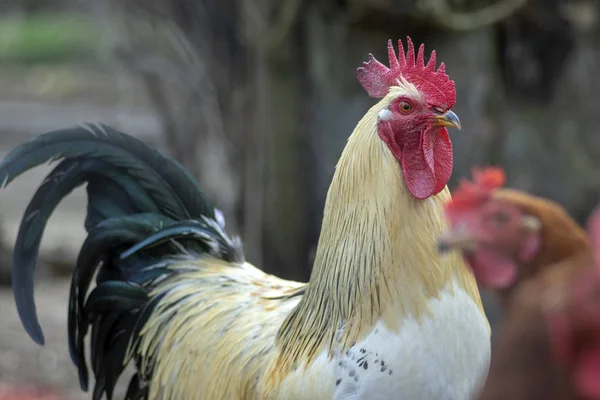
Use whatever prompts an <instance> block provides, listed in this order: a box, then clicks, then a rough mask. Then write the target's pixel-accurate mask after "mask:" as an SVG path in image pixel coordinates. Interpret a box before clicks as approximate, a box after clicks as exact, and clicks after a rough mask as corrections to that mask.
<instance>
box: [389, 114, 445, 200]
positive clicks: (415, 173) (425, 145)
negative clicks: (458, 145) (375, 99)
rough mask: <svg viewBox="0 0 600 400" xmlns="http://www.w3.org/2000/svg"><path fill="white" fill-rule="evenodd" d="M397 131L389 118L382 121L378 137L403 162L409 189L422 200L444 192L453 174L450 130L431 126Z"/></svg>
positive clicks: (402, 165)
mask: <svg viewBox="0 0 600 400" xmlns="http://www.w3.org/2000/svg"><path fill="white" fill-rule="evenodd" d="M394 131H395V129H394V127H392V124H391V122H390V121H380V122H379V137H380V138H381V139H382V140H383V141H384V142H385V143H386V144H387V145H388V148H389V149H390V151H391V152H392V154H394V156H395V157H396V159H397V160H398V161H399V162H400V166H401V168H402V174H403V175H404V182H405V184H406V187H407V189H408V191H409V192H410V193H411V194H412V195H413V196H414V197H416V198H417V199H419V200H423V199H426V198H428V197H430V196H433V195H436V194H438V193H439V192H441V191H442V190H443V189H444V187H445V186H446V184H447V183H448V180H449V179H450V175H451V174H452V143H451V142H450V137H449V135H448V130H447V129H446V128H443V127H428V128H427V129H425V130H424V131H423V132H421V133H420V134H419V133H416V132H411V133H407V134H398V135H395V134H394ZM396 131H398V129H396Z"/></svg>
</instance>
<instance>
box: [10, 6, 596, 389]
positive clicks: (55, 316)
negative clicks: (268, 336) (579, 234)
mask: <svg viewBox="0 0 600 400" xmlns="http://www.w3.org/2000/svg"><path fill="white" fill-rule="evenodd" d="M0 11H2V12H1V13H0V15H1V17H0V156H4V155H5V154H6V152H8V151H9V150H10V149H12V148H13V147H14V146H16V145H17V144H19V143H21V142H24V141H26V140H28V139H30V138H33V137H34V136H36V135H38V134H40V133H43V132H45V131H48V130H52V129H56V128H61V127H65V126H69V125H73V124H76V123H81V122H84V121H92V122H103V123H106V124H109V125H112V126H114V127H115V128H117V129H120V130H123V131H125V132H128V133H130V134H133V135H135V136H137V137H139V138H142V139H143V140H145V141H147V142H148V143H151V144H153V145H155V146H158V147H160V148H161V149H163V150H164V151H166V152H167V153H169V154H171V155H172V156H174V157H176V158H177V159H178V160H179V161H181V162H182V163H183V164H184V165H185V166H186V167H187V168H189V169H190V171H192V172H193V173H194V175H195V176H196V177H197V178H198V179H199V180H200V182H201V183H202V185H203V186H204V187H205V188H206V191H207V192H208V193H209V195H210V197H211V198H212V199H213V201H214V203H215V204H216V205H217V206H218V207H219V208H220V209H221V210H222V211H223V212H224V214H225V218H226V220H227V224H228V225H227V229H228V232H229V233H238V234H240V235H241V236H242V238H243V241H244V244H245V250H246V254H247V258H248V260H249V261H251V262H252V263H254V264H255V265H258V266H261V267H263V268H264V269H265V270H266V271H268V272H272V273H276V274H278V275H280V276H282V277H285V278H290V279H296V280H306V279H308V276H309V274H310V269H311V263H312V256H313V252H314V249H315V245H316V242H317V239H318V235H319V229H320V223H321V217H322V208H323V203H324V199H325V195H326V191H327V188H328V185H329V182H330V180H331V177H332V174H333V170H334V166H335V163H336V162H337V159H338V157H339V155H340V153H341V150H342V148H343V146H344V144H345V140H346V139H347V137H348V136H349V134H350V133H351V132H352V130H353V128H354V126H355V125H356V123H357V122H358V120H359V119H360V118H361V117H362V116H363V115H364V113H365V112H366V111H367V109H368V108H369V107H370V106H371V105H372V104H374V102H375V101H374V100H373V99H371V98H369V97H368V96H367V95H366V94H365V93H364V92H363V90H362V88H361V87H360V85H359V84H358V82H357V80H356V76H355V70H356V67H358V66H359V65H360V64H361V63H362V61H364V60H366V59H367V54H368V53H369V52H372V53H373V54H374V55H375V56H376V57H377V58H379V59H380V60H382V61H383V60H387V57H386V43H387V40H388V39H389V38H392V39H394V41H395V40H397V39H398V38H402V39H405V37H406V35H410V36H411V37H412V38H413V41H415V43H421V42H424V43H425V44H426V50H428V52H429V51H431V50H432V49H435V50H436V51H437V54H438V57H437V59H438V61H444V62H445V64H446V67H447V68H446V69H447V71H448V73H449V75H450V76H451V78H452V79H454V80H455V82H456V87H457V93H458V103H457V105H456V107H455V108H454V110H455V111H456V113H457V114H458V115H459V116H460V118H461V121H462V124H463V130H462V131H460V132H459V131H453V132H451V136H452V140H453V143H454V149H455V164H454V174H453V179H452V181H451V187H454V186H455V185H456V182H457V179H458V178H460V177H461V176H465V175H467V174H468V173H469V167H470V166H471V165H472V164H499V165H502V166H503V167H504V168H506V170H507V173H508V176H509V184H510V185H511V186H514V187H516V188H519V189H524V190H527V191H530V192H533V193H536V194H541V195H544V196H548V197H550V198H553V199H555V200H557V201H559V202H560V203H562V204H563V205H565V206H566V207H567V208H568V210H569V211H570V212H571V213H572V215H574V216H576V217H577V219H578V220H579V221H581V222H583V221H584V220H585V217H586V216H587V215H588V213H589V212H590V210H591V209H592V207H593V206H595V205H596V203H597V202H598V200H599V199H600V196H599V194H600V175H599V174H598V173H597V171H598V167H599V166H600V158H599V157H598V156H600V135H598V134H597V130H598V126H599V123H600V26H599V24H600V2H598V1H596V0H128V1H121V0H93V1H92V0H88V1H84V0H4V1H3V2H2V5H1V6H0ZM386 63H387V61H386ZM47 172H48V169H47V168H38V169H37V170H35V171H32V172H29V173H27V174H26V175H25V176H24V177H23V178H21V179H18V180H17V181H16V182H15V183H13V184H12V185H11V186H10V187H8V188H7V189H6V190H4V191H3V192H2V195H1V196H2V197H1V200H0V205H1V206H0V226H1V229H2V230H1V235H2V237H1V240H0V284H1V286H0V305H1V307H0V321H1V322H0V382H1V383H2V384H0V395H1V393H3V392H2V391H3V388H4V387H5V386H7V385H8V386H10V385H13V384H17V383H19V384H28V385H33V386H37V387H39V388H53V389H52V390H54V389H56V390H59V391H60V392H61V393H62V396H63V397H62V398H69V399H70V398H72V399H79V398H82V399H84V398H89V395H87V396H86V395H84V394H83V393H80V392H79V389H78V380H77V377H76V371H75V368H74V366H72V364H71V362H70V359H69V356H68V350H67V347H66V344H67V341H66V340H67V339H66V316H67V306H66V301H67V295H68V285H69V277H70V274H71V266H72V263H73V261H74V260H75V257H76V254H77V251H78V250H79V246H80V245H81V243H82V241H83V239H84V230H83V214H84V212H85V197H84V194H85V193H84V191H83V190H82V189H79V190H77V191H76V192H74V193H73V195H72V196H71V197H70V198H68V199H67V200H66V201H65V202H64V203H63V204H62V205H61V206H60V207H59V209H58V210H57V212H56V213H55V215H54V216H53V218H52V219H51V220H50V223H49V227H48V228H47V231H46V235H45V237H44V241H43V243H42V251H41V254H40V265H39V272H38V283H37V288H36V289H37V290H36V298H37V303H38V311H39V314H40V316H41V323H42V326H43V328H44V329H45V332H46V342H47V343H46V346H45V347H43V348H41V347H38V346H37V345H35V344H34V343H33V342H32V341H31V340H30V339H29V337H28V336H27V335H26V334H25V331H24V330H23V329H22V328H21V326H20V322H19V320H18V317H17V315H16V311H15V307H14V302H13V298H12V293H11V289H10V262H11V249H12V244H13V243H14V239H15V236H16V233H17V228H18V224H19V222H20V219H21V217H22V215H23V211H24V208H25V205H26V203H27V202H28V201H29V199H30V198H31V195H32V194H33V192H34V189H35V188H36V187H37V186H38V185H39V183H40V182H41V180H42V179H43V177H44V176H45V174H46V173H47ZM484 298H485V301H486V307H487V309H488V312H489V317H490V319H491V321H492V323H493V324H496V323H497V321H498V318H499V315H498V313H497V310H496V308H495V307H494V303H493V301H492V300H491V299H490V298H489V297H488V296H487V295H486V294H485V293H484ZM44 390H45V391H46V393H47V394H48V393H50V391H51V390H50V389H47V390H46V389H44ZM117 395H118V393H117ZM64 396H66V397H64ZM20 398H25V397H23V396H21V397H20Z"/></svg>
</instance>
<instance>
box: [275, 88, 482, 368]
mask: <svg viewBox="0 0 600 400" xmlns="http://www.w3.org/2000/svg"><path fill="white" fill-rule="evenodd" d="M395 89H396V88H395ZM395 89H392V91H390V93H389V94H388V96H386V98H384V99H383V100H382V101H380V102H379V103H378V104H377V105H375V106H373V107H372V108H371V109H370V110H369V112H368V113H367V114H366V115H365V116H364V117H363V119H362V120H361V121H360V122H359V123H358V125H357V126H356V128H355V130H354V132H353V133H352V135H351V136H350V138H349V139H348V143H347V145H346V147H345V149H344V151H343V153H342V155H341V158H340V160H339V162H338V164H337V166H336V171H335V174H334V177H333V180H332V183H331V186H330V188H329V192H328V194H327V200H326V203H325V211H324V216H323V225H322V230H321V236H320V238H319V244H318V248H317V253H316V258H315V263H314V267H313V271H312V275H311V279H310V282H309V283H308V287H307V289H306V293H305V294H304V297H303V298H302V300H301V302H300V304H299V305H298V307H297V308H296V309H295V310H294V312H293V313H292V314H291V315H290V316H289V317H288V318H287V320H286V321H285V323H284V324H283V326H282V328H281V330H280V331H279V335H278V345H279V348H280V349H281V354H280V357H279V362H278V363H277V364H278V366H277V368H279V369H280V370H281V371H282V372H283V371H285V370H286V369H287V368H294V367H295V366H297V365H298V364H300V363H305V362H306V363H310V362H311V361H312V360H313V359H314V357H315V356H316V355H317V354H318V353H319V351H320V350H323V349H324V348H328V349H329V352H330V354H332V352H333V351H335V350H339V351H342V352H345V351H346V350H347V349H348V348H349V347H350V346H352V344H354V343H356V342H357V341H359V340H360V339H362V338H363V337H364V336H365V335H366V334H367V333H368V332H369V331H370V330H371V328H372V327H373V326H374V324H375V323H376V322H377V321H378V320H382V321H383V322H384V323H385V324H386V325H387V326H388V327H389V328H390V329H391V330H398V329H399V328H400V325H401V322H402V320H403V319H404V318H405V317H407V316H409V315H411V316H413V317H415V318H417V319H419V318H421V316H423V315H424V314H425V313H427V312H428V300H429V299H430V298H432V297H437V296H438V294H439V292H440V290H441V289H442V288H444V287H445V286H446V284H447V283H448V282H449V281H450V280H451V279H452V278H453V277H456V278H457V279H458V284H459V285H461V286H463V287H464V288H465V290H466V291H467V292H468V294H469V295H470V296H471V297H472V298H473V300H474V301H475V302H476V303H477V304H478V305H479V306H480V307H481V300H480V297H479V292H478V290H477V285H476V284H475V281H474V279H473V277H472V275H471V274H470V272H468V270H467V268H466V266H465V265H464V263H463V262H462V260H461V259H460V258H459V257H458V256H455V255H451V256H448V257H443V258H440V257H439V256H438V253H437V249H436V243H435V242H436V237H437V235H438V234H439V233H441V232H442V230H443V229H444V227H445V225H444V220H443V216H442V207H443V203H444V201H445V200H447V199H448V198H449V196H450V194H449V191H448V189H447V188H444V190H443V191H442V192H440V194H438V195H437V196H433V197H431V198H429V199H426V200H417V199H415V198H414V197H413V196H412V195H411V194H410V193H409V192H408V190H407V188H406V186H405V184H404V179H403V177H402V172H401V169H400V166H399V163H398V161H397V160H396V159H395V158H394V156H393V155H392V153H391V151H390V150H389V149H388V148H387V146H386V145H385V143H384V142H383V141H382V140H381V139H380V138H379V136H378V133H377V122H378V114H379V112H380V111H381V110H382V109H384V108H385V107H387V106H388V105H389V104H390V102H391V100H392V99H393V98H395V97H397V96H398V95H399V91H401V89H400V88H397V89H396V90H395ZM482 312H483V310H482ZM342 328H343V329H342ZM324 346H325V347H324Z"/></svg>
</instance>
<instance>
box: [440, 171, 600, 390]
mask: <svg viewBox="0 0 600 400" xmlns="http://www.w3.org/2000/svg"><path fill="white" fill-rule="evenodd" d="M473 177H474V181H473V182H463V183H462V184H461V186H460V188H459V190H458V191H456V192H455V195H454V197H453V199H452V200H451V201H450V202H448V204H447V205H446V214H447V217H448V220H449V221H450V225H451V229H450V230H449V231H448V232H446V233H445V234H444V235H442V236H441V238H440V240H439V243H440V248H441V249H442V250H443V251H447V250H450V249H452V248H458V249H460V250H461V251H462V252H463V255H464V257H465V259H466V260H467V261H468V263H469V265H470V267H471V268H472V269H473V271H474V274H475V276H476V278H477V279H478V281H479V282H480V284H481V285H482V286H483V287H487V288H490V289H492V290H494V291H495V292H496V293H497V294H498V295H499V298H500V300H501V304H502V305H503V308H504V310H505V313H506V316H505V318H504V321H503V322H502V324H501V326H500V329H499V332H498V342H497V348H496V349H495V350H496V351H495V353H494V356H493V357H492V363H491V367H490V373H489V377H488V380H487V382H486V385H485V387H484V389H483V392H482V394H481V397H480V400H492V399H498V400H500V399H515V400H536V399H547V400H553V399H556V400H566V399H593V398H595V399H598V398H600V397H598V395H600V385H598V379H597V378H598V374H597V373H598V372H600V363H599V362H598V360H600V357H599V356H598V354H600V351H598V350H597V349H598V348H600V346H598V344H597V343H600V340H598V339H600V329H598V328H600V323H598V322H600V317H599V316H600V301H599V300H600V298H598V297H597V295H594V289H595V288H600V274H599V273H598V270H596V269H594V268H592V267H593V266H594V261H593V259H594V250H593V246H592V241H590V239H589V237H590V236H592V237H594V234H595V236H596V239H597V240H595V241H594V242H595V243H597V244H598V245H600V240H598V239H600V238H599V237H598V236H600V235H599V234H598V233H599V232H600V212H597V213H596V214H595V216H593V217H592V218H591V219H590V221H591V222H590V226H591V228H590V229H589V233H590V235H588V234H587V233H586V232H585V231H584V229H583V228H582V227H580V226H579V225H578V224H577V223H576V222H575V221H574V220H573V219H572V218H571V217H570V216H569V215H568V214H567V212H566V211H565V210H564V209H563V208H562V207H561V206H560V205H559V204H557V203H555V202H553V201H550V200H547V199H543V198H540V197H536V196H532V195H529V194H526V193H523V192H519V191H516V190H512V189H508V188H503V187H502V186H503V184H504V180H505V176H504V173H503V171H502V170H501V169H497V168H488V169H485V170H475V171H474V172H473ZM565 298H568V299H571V300H570V301H566V300H564V299H565ZM564 304H566V305H564ZM594 314H595V317H594ZM594 323H596V324H597V325H596V326H594ZM586 329H587V330H588V331H591V332H593V333H594V334H595V335H596V336H595V340H588V338H589V337H590V336H589V335H587V336H586V335H580V336H577V335H575V334H574V333H573V332H583V331H585V330H586ZM593 338H594V336H593V335H592V337H591V339H593ZM582 343H587V344H592V346H589V347H586V346H585V345H584V346H582ZM557 355H558V356H557ZM580 360H583V361H580ZM578 361H580V362H581V363H582V365H580V364H579V363H578ZM590 393H593V394H594V395H595V396H596V397H590V396H589V394H590ZM583 394H585V396H583Z"/></svg>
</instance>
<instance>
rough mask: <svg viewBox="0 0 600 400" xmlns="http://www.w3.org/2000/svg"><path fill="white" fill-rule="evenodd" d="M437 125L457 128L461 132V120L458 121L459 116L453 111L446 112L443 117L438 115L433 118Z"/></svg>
mask: <svg viewBox="0 0 600 400" xmlns="http://www.w3.org/2000/svg"><path fill="white" fill-rule="evenodd" d="M433 119H434V120H435V123H436V125H438V126H446V127H448V128H456V129H458V130H459V131H460V128H461V125H460V119H458V115H456V114H454V112H453V111H446V112H445V113H443V114H442V115H436V116H435V117H433Z"/></svg>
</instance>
